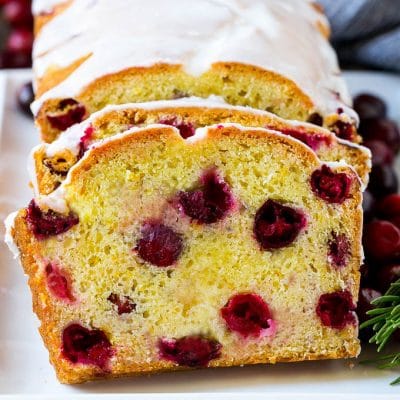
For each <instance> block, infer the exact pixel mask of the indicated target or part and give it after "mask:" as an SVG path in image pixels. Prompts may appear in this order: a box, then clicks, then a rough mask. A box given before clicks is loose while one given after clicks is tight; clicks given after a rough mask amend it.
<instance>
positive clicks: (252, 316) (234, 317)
mask: <svg viewBox="0 0 400 400" xmlns="http://www.w3.org/2000/svg"><path fill="white" fill-rule="evenodd" d="M221 315H222V318H223V319H224V320H225V323H226V325H227V326H228V328H229V330H231V331H233V332H237V333H238V334H239V335H241V336H243V337H244V338H247V337H249V336H252V337H255V338H259V337H263V336H270V335H272V334H274V322H273V321H272V316H271V312H270V310H269V308H268V304H267V303H266V302H265V301H264V300H263V298H262V297H261V296H259V295H257V294H253V293H244V294H237V295H235V296H233V297H231V298H230V299H229V301H228V303H226V304H225V306H224V307H223V308H222V309H221Z"/></svg>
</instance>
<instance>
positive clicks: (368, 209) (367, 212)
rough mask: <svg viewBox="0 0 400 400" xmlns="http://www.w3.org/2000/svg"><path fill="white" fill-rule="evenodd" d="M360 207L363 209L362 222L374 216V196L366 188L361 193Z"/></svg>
mask: <svg viewBox="0 0 400 400" xmlns="http://www.w3.org/2000/svg"><path fill="white" fill-rule="evenodd" d="M362 208H363V211H364V222H369V221H370V220H371V219H372V218H373V217H374V212H375V198H374V196H373V195H372V194H371V192H370V191H368V190H366V191H365V192H364V193H363V202H362Z"/></svg>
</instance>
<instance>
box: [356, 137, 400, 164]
mask: <svg viewBox="0 0 400 400" xmlns="http://www.w3.org/2000/svg"><path fill="white" fill-rule="evenodd" d="M363 145H364V146H366V147H368V148H369V149H370V150H371V153H372V165H386V164H388V165H391V164H392V163H393V160H394V154H393V151H392V150H391V149H390V148H389V146H388V145H387V144H386V143H385V142H382V141H381V140H366V141H365V142H364V143H363Z"/></svg>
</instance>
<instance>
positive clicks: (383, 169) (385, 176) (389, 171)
mask: <svg viewBox="0 0 400 400" xmlns="http://www.w3.org/2000/svg"><path fill="white" fill-rule="evenodd" d="M398 187H399V183H398V179H397V175H396V172H395V171H394V169H393V168H392V167H391V166H390V165H375V166H373V167H372V170H371V174H370V176H369V185H368V190H369V191H370V192H371V193H372V194H373V195H374V196H375V198H377V199H380V198H382V197H385V196H388V195H389V194H392V193H396V192H397V190H398Z"/></svg>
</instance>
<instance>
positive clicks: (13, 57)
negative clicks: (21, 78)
mask: <svg viewBox="0 0 400 400" xmlns="http://www.w3.org/2000/svg"><path fill="white" fill-rule="evenodd" d="M31 64H32V58H31V53H30V52H28V53H27V52H18V51H10V50H6V49H5V50H3V51H2V52H1V53H0V68H28V67H30V66H31Z"/></svg>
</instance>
